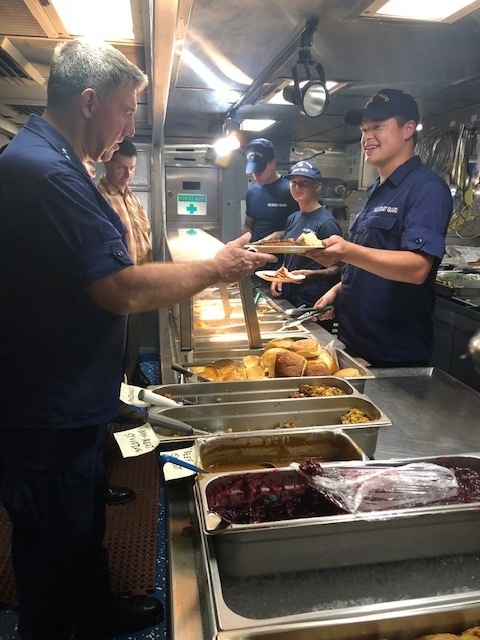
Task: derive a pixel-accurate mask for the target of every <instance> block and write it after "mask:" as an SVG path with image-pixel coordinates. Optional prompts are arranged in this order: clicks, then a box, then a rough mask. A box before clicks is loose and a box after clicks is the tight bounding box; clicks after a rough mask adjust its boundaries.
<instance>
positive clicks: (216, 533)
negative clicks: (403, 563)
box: [195, 455, 480, 576]
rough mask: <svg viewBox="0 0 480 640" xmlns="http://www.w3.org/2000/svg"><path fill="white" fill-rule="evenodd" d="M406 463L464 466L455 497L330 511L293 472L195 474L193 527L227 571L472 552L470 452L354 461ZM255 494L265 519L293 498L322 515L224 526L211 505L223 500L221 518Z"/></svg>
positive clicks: (478, 547)
mask: <svg viewBox="0 0 480 640" xmlns="http://www.w3.org/2000/svg"><path fill="white" fill-rule="evenodd" d="M413 462H431V463H435V464H439V465H444V466H447V467H448V468H451V469H452V468H454V469H455V470H456V472H457V469H463V470H465V471H464V472H462V473H464V475H465V474H466V476H465V477H467V480H465V479H463V476H462V483H463V485H462V486H463V489H462V491H463V493H462V494H461V498H459V500H461V501H460V502H455V500H453V501H452V502H451V503H449V504H443V503H442V504H431V505H429V506H420V507H412V508H403V509H395V510H393V511H388V510H387V511H374V512H370V513H368V514H366V513H361V514H357V515H352V514H345V513H339V512H338V510H335V509H332V508H331V504H330V503H328V501H327V503H325V504H324V503H323V502H322V498H321V496H320V497H319V496H314V497H313V498H312V496H311V485H310V483H309V482H308V480H307V479H306V478H305V477H302V476H300V475H299V474H298V473H296V472H295V471H294V470H293V469H286V470H284V469H270V470H268V469H266V470H264V471H262V472H258V471H245V472H243V474H240V473H237V474H235V473H224V474H212V475H209V476H203V477H199V478H197V482H196V486H195V493H196V500H197V509H198V511H199V517H200V521H201V526H202V527H203V529H204V532H205V534H206V535H208V536H211V537H212V540H213V544H214V548H215V555H216V558H217V562H218V565H219V568H220V570H221V571H224V572H225V573H227V574H229V575H233V576H254V575H265V574H269V573H282V572H288V571H303V570H308V569H321V568H327V567H341V566H353V565H362V564H372V563H376V562H390V561H396V560H405V559H412V558H427V557H434V556H442V555H449V554H450V555H452V554H459V553H475V552H479V551H480V537H479V536H478V530H479V526H480V501H479V499H478V495H480V481H479V480H478V478H480V458H479V457H478V455H469V456H467V455H465V456H441V457H436V458H424V459H405V460H388V461H385V462H374V461H367V462H364V463H355V464H356V465H360V464H362V465H365V467H367V466H374V467H379V466H382V465H384V466H388V467H392V466H402V465H405V464H408V463H413ZM351 464H352V463H344V462H335V463H334V462H332V463H328V462H327V463H325V466H326V467H329V466H338V467H339V468H341V467H342V466H345V465H351ZM254 474H256V475H254ZM259 474H261V475H262V476H263V477H260V475H259ZM249 476H250V477H251V478H252V481H253V482H251V481H250V478H249ZM245 482H246V484H245ZM308 491H310V494H309V493H308ZM259 492H260V493H263V494H264V495H265V497H266V500H265V505H264V507H262V508H264V509H265V513H266V514H267V515H266V517H267V518H270V517H271V516H270V513H271V512H273V511H275V507H276V504H277V503H278V504H284V503H285V504H287V502H286V500H291V503H290V502H289V503H288V509H289V510H290V504H293V507H292V511H289V513H291V514H293V515H295V514H298V508H297V507H298V504H297V503H296V502H295V501H296V500H297V498H298V501H299V504H300V507H299V509H300V512H302V510H303V511H304V512H308V510H310V509H312V510H314V511H315V513H318V512H322V513H325V515H322V516H317V515H312V514H310V515H309V517H295V518H293V519H283V520H275V521H267V522H255V523H254V524H231V523H229V522H227V521H226V520H225V517H223V518H222V517H221V516H219V515H218V513H217V512H216V511H213V510H212V509H215V508H216V509H217V511H218V509H219V505H222V504H223V505H224V506H225V505H226V506H225V508H226V509H227V511H226V512H224V516H225V513H237V512H239V511H240V509H241V508H244V507H245V504H246V503H248V502H249V501H250V502H252V501H253V500H254V499H256V498H257V497H258V494H259ZM468 492H471V496H473V497H470V494H469V493H468ZM270 494H273V495H275V499H274V500H273V501H270V500H269V499H268V497H269V495H270ZM302 501H303V502H302ZM270 502H271V504H270ZM240 505H243V506H242V507H241V506H240ZM324 507H325V509H324ZM285 508H287V507H285ZM228 509H230V511H228ZM236 509H237V511H235V510H236ZM322 509H324V511H322ZM255 513H256V514H257V513H260V514H262V513H264V512H263V511H258V512H257V511H256V512H255ZM256 517H257V516H256ZM262 517H264V516H262Z"/></svg>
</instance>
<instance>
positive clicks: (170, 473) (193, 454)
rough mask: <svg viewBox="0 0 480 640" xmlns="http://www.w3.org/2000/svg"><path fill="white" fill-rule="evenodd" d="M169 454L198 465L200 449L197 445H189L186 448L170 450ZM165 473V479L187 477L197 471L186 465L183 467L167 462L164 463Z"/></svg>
mask: <svg viewBox="0 0 480 640" xmlns="http://www.w3.org/2000/svg"><path fill="white" fill-rule="evenodd" d="M168 455H170V456H172V457H173V458H180V459H181V460H184V461H185V462H190V463H191V464H194V465H198V449H197V447H196V446H195V445H193V446H191V447H187V448H186V449H175V450H174V451H169V452H168ZM163 475H164V478H165V480H177V479H178V478H187V477H188V476H193V475H195V471H191V470H190V469H185V467H181V466H180V465H178V464H173V463H171V462H165V464H164V465H163Z"/></svg>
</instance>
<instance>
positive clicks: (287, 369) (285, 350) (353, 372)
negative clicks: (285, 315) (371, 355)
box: [190, 338, 360, 381]
mask: <svg viewBox="0 0 480 640" xmlns="http://www.w3.org/2000/svg"><path fill="white" fill-rule="evenodd" d="M190 370H191V371H192V372H193V373H197V374H198V375H200V376H202V377H204V378H208V379H209V380H212V381H226V380H228V381H231V380H260V379H263V378H296V377H300V376H331V375H335V376H340V377H354V376H359V375H360V372H359V371H358V369H354V368H348V369H339V367H338V365H337V362H336V360H335V358H334V357H333V356H332V354H331V353H330V351H328V349H325V348H323V347H322V346H321V345H320V343H319V342H318V340H315V339H314V338H302V339H300V340H294V339H292V338H275V339H273V340H270V341H269V342H267V344H266V345H265V347H264V349H263V353H262V354H261V355H249V356H245V357H244V358H243V360H242V362H241V364H236V363H235V362H234V361H233V360H217V361H216V362H212V363H211V364H209V365H206V366H203V367H201V366H198V367H190Z"/></svg>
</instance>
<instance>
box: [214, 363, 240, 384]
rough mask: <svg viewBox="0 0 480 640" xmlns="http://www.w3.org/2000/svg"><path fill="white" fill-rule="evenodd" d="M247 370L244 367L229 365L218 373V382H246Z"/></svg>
mask: <svg viewBox="0 0 480 640" xmlns="http://www.w3.org/2000/svg"><path fill="white" fill-rule="evenodd" d="M246 379H247V370H246V369H245V368H244V367H239V366H237V365H235V364H229V365H227V366H226V367H222V368H221V369H220V371H219V372H218V380H219V382H225V381H227V380H228V381H232V380H246Z"/></svg>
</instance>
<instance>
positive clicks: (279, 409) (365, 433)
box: [148, 378, 392, 457]
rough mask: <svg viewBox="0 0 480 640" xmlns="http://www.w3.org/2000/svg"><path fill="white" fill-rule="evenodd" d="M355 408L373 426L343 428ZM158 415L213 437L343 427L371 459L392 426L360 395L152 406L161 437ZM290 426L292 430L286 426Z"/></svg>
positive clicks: (365, 423) (383, 415)
mask: <svg viewBox="0 0 480 640" xmlns="http://www.w3.org/2000/svg"><path fill="white" fill-rule="evenodd" d="M305 380H308V378H305ZM354 408H357V409H360V410H361V411H363V412H364V413H366V415H367V416H368V417H369V418H370V422H364V423H361V424H341V423H340V416H342V415H344V414H345V413H347V412H348V411H350V410H351V409H354ZM159 414H164V415H166V416H168V417H170V418H176V419H177V420H181V421H182V422H185V423H187V424H189V425H191V426H192V427H194V428H196V429H202V430H204V431H207V432H208V433H211V434H212V435H214V434H222V435H223V434H225V433H227V434H228V433H239V432H242V433H245V432H249V433H255V432H261V433H267V432H268V433H270V434H271V435H275V434H278V433H279V429H282V433H287V432H294V433H303V432H306V433H308V432H311V431H316V430H319V429H325V428H328V429H338V428H340V427H341V428H342V430H343V431H345V433H347V434H348V435H349V436H350V437H351V438H352V439H353V440H354V441H355V442H356V443H357V445H358V446H359V447H360V448H361V449H363V451H365V453H366V454H367V455H368V456H369V457H372V456H373V454H374V453H375V448H376V444H377V438H378V431H379V429H380V427H384V426H389V425H391V424H392V423H391V421H390V420H389V418H388V417H387V416H386V415H385V414H384V413H383V411H381V409H380V408H379V407H377V405H375V404H374V403H373V402H371V401H370V400H369V399H368V398H367V397H366V396H363V395H360V394H358V395H352V396H332V397H327V398H287V399H279V400H265V401H262V400H254V401H250V402H227V403H221V404H201V405H191V406H190V405H189V406H182V407H173V408H169V409H161V408H159V407H153V406H152V407H151V408H150V410H149V412H148V415H149V418H150V419H151V421H152V423H153V424H154V425H155V426H154V429H155V431H156V432H157V433H159V434H160V435H162V434H163V432H162V430H161V427H160V426H156V424H158V423H155V416H157V415H159ZM289 422H291V426H284V425H287V423H289ZM192 437H198V436H188V437H187V440H188V439H189V440H191V439H192ZM176 440H177V441H180V440H185V437H178V438H176Z"/></svg>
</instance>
